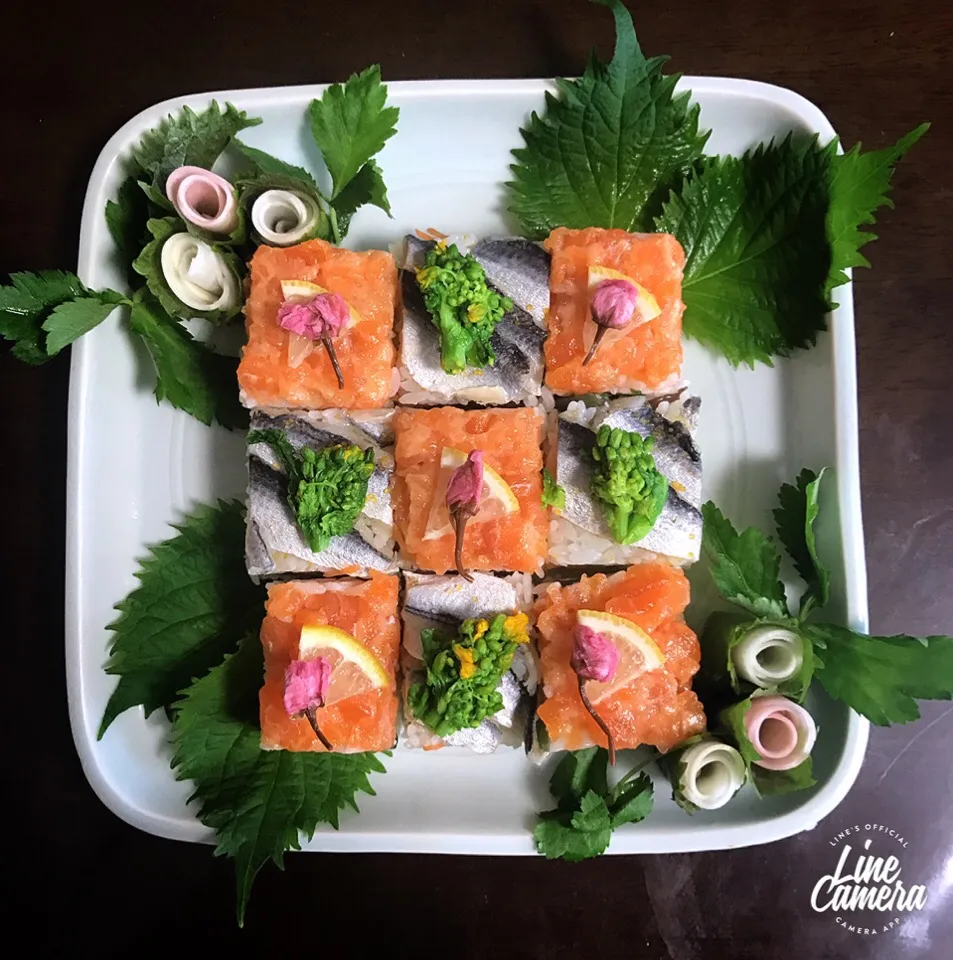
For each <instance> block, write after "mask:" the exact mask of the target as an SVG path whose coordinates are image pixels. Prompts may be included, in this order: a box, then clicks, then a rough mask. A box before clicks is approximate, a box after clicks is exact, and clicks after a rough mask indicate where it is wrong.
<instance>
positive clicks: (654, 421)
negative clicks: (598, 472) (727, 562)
mask: <svg viewBox="0 0 953 960" xmlns="http://www.w3.org/2000/svg"><path fill="white" fill-rule="evenodd" d="M700 407H701V400H700V399H699V398H698V397H690V396H687V395H684V394H683V395H682V396H680V397H678V398H677V399H675V400H662V401H650V400H649V399H648V398H646V397H640V396H635V397H625V398H620V399H617V400H610V401H608V402H607V403H604V404H600V405H588V404H587V403H584V402H583V401H581V400H573V401H572V402H570V403H569V404H568V406H567V408H566V410H564V411H563V412H561V413H559V414H552V415H551V418H552V419H551V426H550V430H549V444H550V449H549V452H548V461H549V464H550V469H551V471H552V473H553V475H554V476H555V478H556V482H557V483H558V484H559V486H560V487H562V489H563V490H564V491H565V495H566V502H565V506H564V507H563V508H562V509H560V510H556V509H553V510H552V513H551V519H550V525H549V556H548V562H549V563H550V564H551V565H553V566H585V565H593V564H603V565H610V564H613V565H614V564H619V565H621V564H628V563H634V562H638V561H639V560H642V559H646V558H649V559H651V558H653V557H655V556H657V555H662V556H665V557H667V558H669V559H670V560H671V561H672V562H674V563H678V564H686V563H693V562H694V561H695V560H697V559H698V557H699V554H700V552H701V543H702V515H701V503H702V462H701V455H700V453H699V451H698V447H697V446H696V444H695V439H694V433H695V429H696V426H697V421H698V413H699V410H700ZM603 425H606V426H609V427H615V428H618V429H621V430H626V431H628V432H630V433H636V434H638V435H639V436H641V437H643V438H646V439H647V438H649V437H651V438H652V439H653V441H654V445H653V449H652V458H653V460H654V461H655V466H656V469H657V470H658V471H659V473H661V474H662V476H663V477H664V478H665V479H666V480H667V481H668V495H667V498H666V500H665V503H664V506H663V507H662V512H661V514H660V515H659V517H658V519H657V520H656V521H655V523H654V525H653V526H652V528H651V529H650V530H649V531H648V533H647V534H646V535H645V536H644V537H642V539H640V540H637V541H636V542H635V543H632V544H623V543H618V542H617V541H616V540H615V539H614V538H613V536H612V533H611V532H610V529H609V525H608V524H607V523H606V519H605V515H604V514H603V510H602V507H601V505H600V503H599V501H598V500H596V499H595V497H594V496H593V494H592V488H591V483H592V477H593V471H594V469H595V461H594V459H593V456H592V450H593V447H595V446H596V434H597V433H598V430H599V428H600V427H601V426H603ZM554 461H555V462H554Z"/></svg>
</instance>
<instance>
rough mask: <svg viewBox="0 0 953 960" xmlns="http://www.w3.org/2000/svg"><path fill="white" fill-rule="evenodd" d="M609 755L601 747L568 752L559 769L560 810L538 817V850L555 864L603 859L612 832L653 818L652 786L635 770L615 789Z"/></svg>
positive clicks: (555, 778)
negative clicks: (610, 784) (609, 771)
mask: <svg viewBox="0 0 953 960" xmlns="http://www.w3.org/2000/svg"><path fill="white" fill-rule="evenodd" d="M607 762H608V753H607V752H606V751H605V750H604V749H603V748H602V747H587V748H586V749H584V750H575V751H572V752H567V753H565V754H564V755H563V757H562V759H561V760H560V761H559V763H558V764H557V765H556V768H555V770H554V771H553V775H552V777H551V778H550V781H549V791H550V793H551V794H552V795H553V798H554V799H555V800H556V803H557V807H556V809H555V810H547V811H545V812H544V813H541V814H539V823H538V824H537V825H536V828H535V829H534V830H533V836H534V837H535V839H536V848H537V850H539V852H540V853H541V854H543V855H544V856H545V857H547V858H548V859H550V860H555V859H561V860H569V861H578V860H586V859H588V858H590V857H597V856H599V854H601V853H604V852H605V851H606V849H607V848H608V846H609V841H610V839H611V837H612V831H613V830H615V829H616V828H617V827H621V826H622V825H623V824H625V823H635V822H637V821H639V820H644V819H645V818H646V817H647V816H648V815H649V814H650V813H651V812H652V799H653V798H652V794H653V785H652V780H651V778H650V777H649V776H648V774H646V773H643V772H641V770H642V766H643V765H644V764H638V765H636V766H634V767H633V768H632V769H631V770H629V772H628V773H627V774H626V775H625V776H624V777H622V778H621V779H620V780H619V781H618V783H616V784H615V786H613V787H612V788H611V789H610V788H609V787H608V784H607Z"/></svg>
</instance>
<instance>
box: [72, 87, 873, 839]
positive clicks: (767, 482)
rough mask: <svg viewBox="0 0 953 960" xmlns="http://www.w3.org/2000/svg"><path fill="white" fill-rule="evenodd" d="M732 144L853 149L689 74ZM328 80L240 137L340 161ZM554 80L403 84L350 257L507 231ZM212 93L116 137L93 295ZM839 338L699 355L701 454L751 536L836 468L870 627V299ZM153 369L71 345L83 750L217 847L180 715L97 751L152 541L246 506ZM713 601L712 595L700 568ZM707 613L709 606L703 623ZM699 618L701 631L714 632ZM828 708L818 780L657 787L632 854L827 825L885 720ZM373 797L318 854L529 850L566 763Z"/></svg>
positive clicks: (443, 777) (95, 776)
mask: <svg viewBox="0 0 953 960" xmlns="http://www.w3.org/2000/svg"><path fill="white" fill-rule="evenodd" d="M681 87H682V88H683V89H685V88H687V89H691V90H692V91H693V93H694V96H695V98H696V100H697V101H698V102H699V103H700V104H701V108H702V111H701V112H702V115H701V121H702V125H703V126H704V127H709V128H711V130H712V136H711V140H710V141H709V144H708V150H709V152H711V153H716V152H718V153H740V152H742V151H743V150H744V149H746V148H747V147H749V146H751V145H753V144H755V143H757V142H758V141H760V140H765V139H769V138H771V137H776V136H783V135H784V134H786V133H788V132H789V131H791V130H794V131H796V132H799V133H802V134H811V133H818V134H820V137H821V139H822V140H823V141H827V140H829V139H830V138H831V137H832V136H833V135H834V131H833V130H832V128H831V126H830V124H829V123H828V121H827V119H826V118H825V117H824V115H823V114H822V113H821V112H820V111H819V110H818V109H817V108H816V107H815V106H813V105H812V104H810V103H809V102H808V101H806V100H804V99H803V98H802V97H799V96H797V95H796V94H794V93H791V92H789V91H786V90H782V89H779V88H777V87H771V86H767V85H765V84H760V83H753V82H748V81H743V80H719V79H713V78H704V77H687V78H685V79H683V81H682V83H681ZM321 89H322V88H319V87H289V88H284V89H269V90H238V91H230V92H224V93H219V94H216V95H215V96H216V98H217V99H218V100H219V101H220V102H221V101H225V100H228V101H231V102H232V103H234V104H235V105H236V106H238V107H239V108H241V109H244V110H247V111H248V112H249V113H250V114H252V115H255V116H260V117H262V118H263V120H264V123H263V124H262V125H261V126H259V127H255V128H253V129H250V130H248V131H246V132H245V133H243V134H242V138H243V139H245V140H246V141H247V142H248V143H250V144H252V145H254V146H257V147H260V148H262V149H265V150H267V151H269V152H270V153H273V154H275V155H277V156H279V157H281V158H282V159H284V160H287V161H289V162H291V163H296V164H303V165H305V166H311V167H312V168H313V169H319V170H321V169H323V167H322V165H321V161H320V157H319V155H318V153H317V151H316V150H315V148H314V146H313V144H312V143H310V142H309V140H310V138H309V135H308V131H307V127H306V122H305V111H306V107H307V104H308V102H309V101H310V100H311V98H312V97H314V96H317V95H319V94H320V92H321ZM547 89H552V86H551V84H549V83H548V82H546V81H542V80H517V81H479V80H476V81H427V82H405V83H392V84H390V85H389V90H390V98H391V101H392V102H393V103H395V104H396V105H398V106H399V107H400V123H399V125H398V133H397V136H396V137H394V138H393V139H392V140H391V141H389V143H388V144H387V146H386V148H385V150H384V152H383V154H382V156H381V158H380V161H381V166H382V168H383V170H384V175H385V179H386V181H387V185H388V192H389V196H390V200H391V203H392V205H393V219H388V218H387V217H386V216H385V215H384V214H383V213H382V212H381V211H379V210H377V209H375V208H371V207H368V208H365V209H364V210H363V211H361V213H359V214H358V215H357V216H356V217H355V218H354V222H353V225H352V228H351V234H350V236H349V238H348V245H349V246H353V247H355V248H358V249H362V248H367V247H385V248H386V247H387V245H388V244H390V243H392V242H393V241H395V240H397V239H398V238H400V237H401V236H403V235H404V234H405V233H407V232H409V231H412V230H413V229H414V228H415V227H430V226H436V227H439V228H440V229H442V230H445V231H447V232H450V233H455V232H459V233H474V234H477V235H482V234H494V233H495V234H500V233H505V232H507V231H506V224H505V220H504V204H505V197H504V191H503V188H502V186H501V185H502V183H503V182H504V181H505V180H506V179H507V176H508V164H509V163H510V160H511V157H510V150H511V148H513V147H515V146H519V145H520V143H521V139H520V135H519V127H520V126H521V125H522V124H523V123H524V122H525V121H526V119H527V117H528V115H529V113H530V111H532V110H534V109H536V110H539V109H541V108H542V107H543V95H544V92H545V91H546V90H547ZM208 100H209V95H201V96H192V97H187V98H184V99H183V100H175V101H168V102H167V103H162V104H157V105H156V106H154V107H150V108H149V109H148V110H145V111H143V112H142V113H140V114H139V115H138V116H137V117H135V118H134V119H132V120H130V121H129V123H127V124H126V125H125V126H124V127H123V128H122V129H121V130H120V131H119V132H118V133H117V134H116V135H115V136H114V137H113V138H112V139H111V140H110V141H109V143H108V144H107V145H106V147H105V148H104V150H103V152H102V154H101V155H100V157H99V160H98V162H97V164H96V167H95V169H94V171H93V174H92V177H91V179H90V183H89V188H88V191H87V194H86V203H85V207H84V210H83V223H82V234H81V239H80V253H79V273H80V276H81V277H82V279H83V281H84V282H85V283H87V284H88V285H89V286H91V287H103V286H110V287H120V288H121V285H122V276H121V275H120V273H119V271H118V270H117V268H116V266H115V264H114V263H113V259H112V242H111V240H110V237H109V234H108V232H107V229H106V224H105V220H104V218H103V207H104V205H105V203H106V200H107V199H109V198H110V197H112V196H113V195H114V194H115V191H116V189H117V187H118V185H119V183H120V181H121V179H122V169H121V162H120V161H121V158H122V157H123V156H125V155H127V154H128V152H129V150H130V148H131V147H132V145H133V144H135V143H136V142H137V141H138V139H139V137H140V136H141V134H142V133H143V132H144V131H145V130H146V129H148V128H149V127H152V126H153V125H154V124H155V123H156V122H157V121H158V120H159V119H160V117H162V116H163V115H165V114H166V113H168V112H170V111H172V110H175V109H178V108H180V107H181V106H182V105H183V104H186V103H187V104H189V105H190V106H192V107H194V108H200V107H203V106H205V105H206V104H207V103H208ZM838 294H839V297H838V299H839V300H840V301H841V305H840V307H839V308H838V309H837V310H836V311H835V313H834V315H833V317H832V319H831V333H829V334H826V335H823V336H821V338H820V342H819V343H818V346H817V347H816V348H815V349H814V350H811V351H809V352H806V353H804V352H802V353H799V354H798V355H797V356H796V357H795V358H794V359H792V360H787V361H780V362H779V363H778V364H777V365H776V366H775V367H774V368H773V369H772V368H768V367H763V366H762V367H758V368H757V369H756V370H747V369H743V370H734V369H732V368H731V367H730V366H729V365H728V363H727V362H726V361H724V360H723V359H721V358H718V357H716V356H714V355H713V354H711V353H709V352H708V351H706V350H704V349H702V348H701V347H699V346H698V344H696V343H693V342H688V343H687V344H686V351H685V366H684V374H685V376H686V377H687V378H688V380H689V381H690V382H691V386H692V390H693V391H694V392H695V393H698V394H700V395H701V397H702V398H703V407H702V418H701V427H700V432H699V441H700V444H701V448H702V453H703V457H704V464H705V493H706V496H707V497H711V498H713V499H714V500H716V501H717V502H718V503H719V504H720V506H721V507H722V508H723V509H724V510H725V512H726V513H727V515H728V516H729V517H731V518H732V519H733V520H734V521H735V522H736V524H750V523H756V524H759V525H761V526H762V527H765V528H767V527H768V525H769V523H770V514H769V509H770V507H771V506H773V504H774V499H775V497H776V495H777V491H778V487H779V485H780V484H781V483H782V482H783V481H785V480H791V478H793V477H794V476H795V474H796V473H797V472H798V471H799V470H800V469H801V467H803V466H810V467H814V468H818V467H820V466H823V465H831V466H834V467H835V468H836V469H835V473H834V478H835V480H834V481H831V482H829V483H828V485H827V487H826V489H825V494H824V497H825V501H826V503H825V510H824V513H823V516H824V518H825V523H826V526H825V527H824V529H823V530H821V531H820V537H821V545H822V549H824V550H825V551H826V557H827V558H828V559H829V560H830V561H831V563H832V566H833V568H834V598H833V601H832V606H833V612H834V615H836V616H838V617H841V618H843V619H844V620H846V622H847V623H849V624H850V626H851V627H853V628H855V629H859V630H863V629H865V628H866V627H867V600H866V597H867V594H866V582H865V579H866V578H865V569H864V553H863V538H862V531H861V518H860V490H859V476H858V455H857V402H856V381H855V362H854V327H853V312H852V300H851V291H850V288H849V287H845V288H842V289H841V290H839V291H838ZM151 386H152V371H151V367H150V364H149V362H148V358H147V357H146V356H145V354H144V353H143V352H141V351H140V349H139V348H138V346H137V345H136V344H134V343H133V341H132V339H131V338H130V337H129V336H128V335H127V333H126V331H125V330H123V329H122V323H121V321H120V320H119V319H118V318H117V317H115V316H114V317H113V318H111V319H110V320H109V321H107V322H106V323H104V324H103V325H102V326H100V327H99V328H98V329H96V330H95V331H93V332H92V333H91V334H89V335H88V336H86V337H85V338H84V339H83V340H81V341H80V342H79V344H78V345H77V346H76V347H74V350H73V370H72V381H71V386H70V419H69V423H70V427H69V491H68V495H69V510H68V530H67V536H68V551H67V611H66V655H67V666H68V678H69V697H70V716H71V719H72V726H73V736H74V738H75V741H76V746H77V749H78V751H79V755H80V758H81V759H82V763H83V767H84V769H85V771H86V775H87V777H88V778H89V781H90V783H91V784H92V786H93V789H94V790H95V791H96V792H97V794H98V795H99V796H100V798H101V799H102V800H103V802H104V803H105V804H106V805H107V806H108V807H109V808H110V809H111V810H112V811H113V812H115V813H116V814H117V815H118V816H120V817H122V818H123V819H124V820H126V821H128V822H129V823H131V824H134V825H135V826H137V827H140V828H141V829H143V830H146V831H149V832H150V833H154V834H158V835H160V836H164V837H172V838H177V839H180V840H199V841H201V840H208V839H210V836H211V835H210V832H209V831H208V830H206V829H205V828H204V827H203V826H202V825H201V824H200V823H199V822H198V820H197V819H196V818H195V814H194V811H193V810H191V809H190V808H188V807H187V806H186V799H187V797H188V796H189V793H190V789H189V784H187V783H179V782H177V781H176V780H175V777H174V776H173V773H172V771H171V770H170V768H169V758H170V748H169V745H168V729H169V728H168V723H167V720H166V718H165V717H164V715H163V713H162V711H156V712H155V713H154V714H153V715H152V717H151V718H150V719H149V720H146V719H144V717H143V715H142V711H141V709H140V710H130V711H127V712H126V713H125V714H123V715H122V716H121V717H120V718H119V719H118V720H117V721H116V722H115V723H114V724H113V725H112V727H111V728H110V729H109V730H108V731H107V733H106V735H105V737H104V739H103V740H102V741H100V742H97V740H96V730H97V728H98V726H99V722H100V718H101V717H102V713H103V708H104V707H105V704H106V701H107V699H108V697H109V694H110V692H111V690H112V688H113V684H114V683H115V681H114V679H113V678H111V677H108V676H107V675H106V674H105V673H104V672H103V664H104V662H105V660H106V650H107V642H108V639H109V633H108V631H107V630H106V625H107V624H108V623H109V622H110V621H111V620H112V619H113V610H112V607H113V604H115V603H116V602H117V601H119V600H120V599H121V598H122V597H124V596H125V595H126V594H127V593H128V592H129V591H130V590H131V589H132V588H133V587H134V586H135V580H134V578H133V573H134V571H135V569H136V560H137V558H139V557H141V556H142V555H143V553H144V551H145V548H146V545H147V544H151V543H154V542H156V541H159V540H162V539H164V538H166V537H167V536H169V535H170V530H169V527H168V524H169V523H170V522H173V521H177V520H179V519H180V518H181V517H182V516H183V514H184V513H187V512H189V511H190V510H191V509H192V508H193V507H194V505H195V504H196V503H198V502H206V501H210V500H212V499H213V498H215V497H239V498H241V497H243V495H244V487H245V468H244V438H243V437H242V435H241V434H239V433H234V434H229V433H228V432H227V431H225V430H222V429H219V428H212V429H210V428H207V427H205V426H203V425H202V424H200V423H199V422H197V421H196V420H193V419H190V418H189V417H188V416H186V415H185V414H183V413H181V412H179V411H177V410H173V409H172V407H170V406H168V405H166V404H162V405H157V404H156V402H155V400H154V398H153V397H152V394H151ZM693 581H694V584H695V591H694V599H695V603H696V604H697V608H698V609H701V610H706V609H710V607H711V604H712V602H713V601H714V593H713V589H712V586H711V584H710V582H708V581H707V579H706V577H705V576H704V571H702V570H701V569H700V568H698V569H696V570H695V572H694V573H693ZM690 612H691V611H690ZM696 626H697V624H696ZM810 706H811V709H812V711H813V712H814V714H815V716H816V718H817V719H818V722H819V726H820V731H821V732H820V736H819V739H818V745H817V748H816V750H815V771H816V774H817V776H818V779H819V784H818V786H817V787H815V788H813V789H812V790H810V791H806V792H802V793H797V794H793V795H790V796H787V797H779V798H771V799H767V800H759V799H758V798H757V797H756V796H755V795H754V793H753V791H752V789H751V788H750V787H748V788H746V790H745V792H744V793H743V794H742V795H740V796H739V797H737V798H736V799H735V801H734V802H733V803H731V804H730V805H729V806H728V807H727V808H725V809H724V810H721V811H715V812H710V813H700V814H697V815H696V816H694V817H692V818H689V817H688V816H686V815H685V814H684V813H683V812H682V811H681V810H679V809H678V808H677V807H676V806H675V805H674V803H672V802H671V800H670V799H669V790H668V789H667V787H666V785H665V784H664V783H661V782H659V783H657V791H656V793H657V800H656V805H655V810H654V812H653V813H652V815H651V816H650V817H649V818H648V819H647V820H646V821H645V822H644V823H641V824H633V825H628V826H626V827H625V828H624V829H621V830H619V831H617V832H616V835H615V837H614V838H613V841H612V847H611V850H612V852H615V853H657V852H675V851H689V850H710V849H720V848H727V847H740V846H744V845H747V844H754V843H764V842H767V841H771V840H777V839H780V838H782V837H785V836H789V835H791V834H794V833H797V832H798V831H800V830H804V829H808V828H810V827H813V826H814V825H815V824H816V823H817V822H818V821H819V820H820V819H821V818H822V817H824V816H826V815H827V814H828V813H830V812H831V810H833V808H834V807H835V806H836V805H837V804H838V803H839V802H840V801H841V799H843V797H844V795H845V794H846V792H847V790H848V789H849V788H850V785H851V784H852V783H853V781H854V778H855V777H856V775H857V772H858V771H859V769H860V765H861V763H862V760H863V755H864V749H865V746H866V742H867V733H868V727H867V723H866V721H864V720H862V719H861V718H859V717H858V716H857V715H855V714H853V713H852V712H850V711H849V710H848V709H847V708H846V707H844V706H843V705H842V704H838V703H834V702H832V701H830V700H829V699H827V698H826V697H824V696H822V695H820V694H818V695H816V696H813V697H812V701H811V704H810ZM386 765H387V768H388V772H387V774H386V775H382V776H378V777H376V778H375V779H374V787H375V789H376V790H377V796H375V797H363V798H361V800H360V806H361V814H360V816H358V815H356V814H353V813H351V812H344V813H343V814H342V817H341V829H340V831H339V832H335V831H333V830H331V829H330V828H328V829H321V830H319V831H318V832H317V833H316V834H315V836H314V839H313V840H312V841H311V843H310V844H308V849H311V850H339V851H401V852H434V853H437V852H440V853H487V854H528V853H532V852H533V844H532V839H531V835H530V829H531V826H532V823H533V815H534V812H535V811H538V810H542V809H546V808H547V807H548V806H549V805H551V804H550V798H549V794H548V791H547V787H546V782H547V779H548V776H547V774H548V771H546V770H541V769H539V768H537V767H534V766H533V765H532V764H531V763H529V762H528V761H527V760H526V758H525V757H524V756H523V754H522V752H498V753H496V754H494V755H491V756H473V755H470V754H467V753H464V752H457V751H455V750H451V749H446V750H442V751H440V752H439V753H421V752H412V751H409V750H405V749H401V748H399V747H398V749H397V750H396V751H395V753H394V756H393V757H392V758H391V759H390V760H389V761H388V762H387V764H386Z"/></svg>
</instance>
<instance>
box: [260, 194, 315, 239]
mask: <svg viewBox="0 0 953 960" xmlns="http://www.w3.org/2000/svg"><path fill="white" fill-rule="evenodd" d="M320 216H321V211H320V210H319V209H318V205H317V203H316V202H315V201H314V200H313V199H312V198H311V197H307V196H305V195H303V194H300V193H295V192H293V191H291V190H266V191H265V192H264V193H262V194H261V195H260V196H259V197H257V198H256V199H255V202H254V203H253V204H252V206H251V223H252V227H254V229H255V232H256V233H257V234H258V236H259V237H261V239H262V240H263V241H264V242H265V243H267V244H270V245H271V246H273V247H290V246H292V245H293V244H295V243H301V241H302V240H304V238H305V237H306V236H308V234H310V233H313V232H314V230H315V228H316V227H317V225H318V219H319V217H320Z"/></svg>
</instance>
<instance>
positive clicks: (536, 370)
mask: <svg viewBox="0 0 953 960" xmlns="http://www.w3.org/2000/svg"><path fill="white" fill-rule="evenodd" d="M436 242H437V241H435V240H424V239H421V238H420V237H417V236H414V235H410V236H408V237H406V238H405V246H406V252H405V255H404V269H403V270H402V271H401V299H402V303H403V309H402V315H401V316H402V319H401V324H400V402H401V403H403V404H408V405H417V406H434V405H439V404H453V403H460V404H462V403H480V404H490V405H492V404H496V405H502V404H507V403H525V404H529V405H530V406H533V405H535V404H538V403H539V402H540V394H541V393H542V389H543V368H544V364H543V341H544V340H545V339H546V331H545V314H546V309H547V307H548V306H549V254H548V253H547V252H546V251H545V250H544V249H543V248H542V247H541V246H539V245H538V244H535V243H533V242H532V241H530V240H524V239H522V238H519V237H515V238H499V239H483V240H478V241H474V238H472V237H448V238H446V240H445V241H443V242H446V243H448V244H449V243H454V244H455V245H456V246H457V248H458V249H459V250H460V252H461V253H470V254H471V255H472V256H473V258H474V259H475V260H476V261H477V262H478V263H479V264H480V265H481V266H482V267H483V269H484V271H485V272H486V280H487V285H488V286H489V287H490V288H491V289H493V290H496V291H497V293H499V294H500V295H501V296H503V297H508V298H509V299H510V300H511V301H512V304H513V306H512V308H511V309H510V310H508V311H507V312H506V313H505V314H504V316H503V319H502V320H501V321H500V322H499V323H498V324H497V326H496V329H495V330H494V332H493V335H492V338H491V340H490V344H491V346H492V348H493V352H494V353H495V355H496V360H495V362H494V363H493V364H492V365H487V366H483V367H468V368H467V369H465V370H463V371H461V372H458V373H447V371H446V370H444V368H443V365H442V363H441V350H440V341H441V338H440V331H439V330H438V329H437V327H436V325H435V323H434V320H433V318H432V316H431V314H430V312H429V311H428V310H427V307H426V306H425V304H424V298H423V294H422V293H421V291H420V287H419V286H418V284H417V270H418V269H420V268H421V267H422V266H423V265H424V261H425V259H426V256H427V253H428V252H429V251H430V250H431V249H432V248H433V247H434V245H435V243H436Z"/></svg>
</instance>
